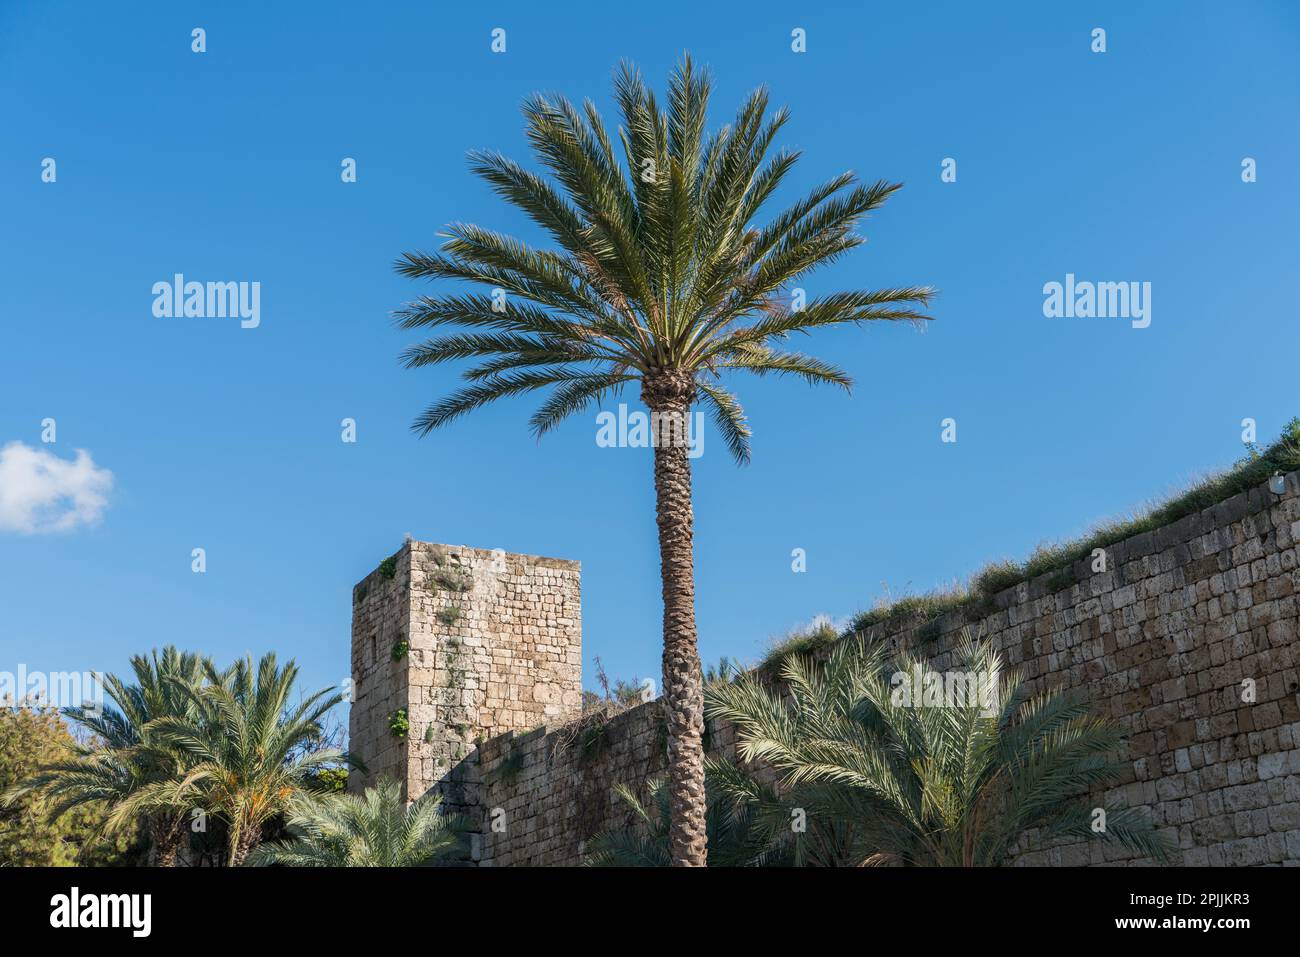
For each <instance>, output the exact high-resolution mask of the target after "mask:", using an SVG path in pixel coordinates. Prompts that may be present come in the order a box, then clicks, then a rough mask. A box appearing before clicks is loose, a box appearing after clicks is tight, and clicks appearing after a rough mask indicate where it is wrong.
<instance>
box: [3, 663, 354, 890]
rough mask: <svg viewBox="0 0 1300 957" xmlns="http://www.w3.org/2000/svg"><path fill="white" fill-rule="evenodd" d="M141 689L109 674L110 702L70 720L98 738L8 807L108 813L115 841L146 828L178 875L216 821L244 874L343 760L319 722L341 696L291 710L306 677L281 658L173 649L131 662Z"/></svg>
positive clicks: (19, 790)
mask: <svg viewBox="0 0 1300 957" xmlns="http://www.w3.org/2000/svg"><path fill="white" fill-rule="evenodd" d="M131 663H132V668H133V670H134V672H135V678H136V681H135V683H134V684H130V685H128V684H126V683H125V682H123V681H122V680H121V679H120V678H118V677H117V676H116V675H108V676H107V677H106V678H105V680H104V683H105V687H106V690H107V694H108V697H109V698H110V701H111V704H106V705H105V706H104V707H103V708H102V709H99V710H91V709H88V708H68V709H65V711H64V715H65V716H66V717H68V718H69V719H71V720H73V721H74V722H76V723H77V724H79V725H81V726H82V727H84V728H85V729H87V730H88V731H89V732H90V733H91V734H93V735H94V737H93V738H92V739H91V741H90V742H89V743H88V744H85V745H78V746H77V747H76V748H74V749H71V751H69V752H68V753H66V754H65V755H63V756H61V757H59V758H57V759H55V760H53V761H50V762H48V763H43V764H42V765H41V767H40V768H39V769H38V770H37V771H36V772H35V773H34V774H31V775H29V776H27V777H26V778H25V779H24V780H22V781H20V782H19V783H18V784H17V785H15V786H14V787H12V788H10V790H9V791H8V792H6V794H5V797H4V802H5V804H6V806H7V807H13V806H14V805H15V803H17V802H20V801H22V800H24V799H26V798H28V797H39V798H41V799H44V800H48V801H49V814H50V816H51V818H52V819H56V820H57V819H58V818H60V817H62V816H63V815H64V814H65V813H67V812H68V811H70V810H72V809H73V808H80V807H86V806H92V807H96V808H101V809H103V810H104V811H105V813H106V815H107V816H106V819H105V824H104V828H105V830H106V832H108V833H113V834H121V833H125V832H128V831H129V830H130V829H132V828H134V827H137V826H141V825H143V826H144V827H145V828H146V829H147V832H148V835H149V840H150V844H151V848H152V859H153V862H154V863H157V864H160V865H163V866H174V865H175V864H176V863H177V859H178V855H179V852H180V849H181V846H182V842H183V840H184V839H185V838H186V837H187V836H188V835H189V833H190V825H191V824H192V823H198V822H204V827H205V828H206V823H205V822H206V821H207V819H208V817H209V816H211V817H212V818H214V819H215V821H216V822H217V823H218V824H219V825H220V827H221V829H222V832H223V836H224V838H225V841H226V849H225V852H224V859H225V862H226V863H227V864H228V865H231V866H235V865H238V864H241V863H242V862H243V861H244V859H245V858H246V857H247V855H248V854H249V852H251V851H252V850H253V848H255V847H256V846H257V844H258V842H259V841H260V840H261V837H262V834H263V831H264V829H265V828H267V827H268V826H274V823H275V822H276V821H277V820H278V818H279V816H280V814H281V813H282V812H283V811H284V810H285V809H286V807H287V806H288V803H289V801H290V800H291V799H292V798H293V796H294V795H295V794H299V793H305V792H312V793H315V792H317V791H319V790H320V784H321V782H320V781H318V780H317V779H316V777H315V775H316V774H317V773H318V772H320V771H322V770H324V769H325V768H327V767H331V766H334V765H337V764H339V763H341V762H342V761H344V760H345V756H344V755H343V754H342V753H341V752H339V751H337V750H335V749H333V748H330V747H326V746H324V744H323V735H324V732H323V729H322V724H321V719H322V718H323V717H324V716H325V714H326V712H328V711H329V709H330V708H332V707H333V706H334V705H335V704H337V703H339V702H340V701H341V700H342V698H341V696H339V695H330V694H329V692H328V691H318V692H316V693H315V694H311V695H306V696H304V697H303V698H302V699H301V700H299V701H298V702H297V703H296V704H291V699H292V698H293V693H294V683H295V681H296V679H297V675H298V669H297V667H296V666H295V665H294V664H293V663H292V662H290V663H288V664H286V665H285V666H284V667H283V668H280V667H278V666H277V664H276V659H275V655H273V654H268V655H265V656H263V658H262V659H261V661H260V662H259V663H258V665H257V666H256V668H255V667H254V665H253V662H252V660H251V659H243V660H240V661H237V662H236V663H235V664H234V665H232V666H230V667H229V668H227V669H225V670H224V671H218V670H217V669H216V667H215V666H214V665H213V664H212V662H211V661H210V660H208V659H203V658H199V657H198V656H197V655H193V654H187V653H181V652H178V651H177V650H176V649H175V648H170V647H169V648H165V649H163V651H162V653H161V654H159V653H158V652H154V653H153V655H152V657H150V658H146V657H144V656H136V657H135V658H133V659H132V662H131Z"/></svg>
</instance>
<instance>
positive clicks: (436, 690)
mask: <svg viewBox="0 0 1300 957" xmlns="http://www.w3.org/2000/svg"><path fill="white" fill-rule="evenodd" d="M580 578H581V566H580V565H579V563H578V562H573V561H565V560H563V559H558V558H539V557H537V556H535V555H513V554H509V553H507V552H505V551H502V550H500V549H497V550H495V551H484V550H482V549H475V548H467V547H464V546H457V545H434V544H431V543H429V542H416V541H408V542H407V543H406V544H405V545H403V546H402V548H401V549H400V550H399V551H398V552H397V553H396V554H395V555H393V556H391V557H389V558H386V559H384V561H383V562H381V563H380V565H379V567H378V568H377V569H375V570H374V571H373V572H371V573H370V574H369V575H367V576H366V577H365V578H364V579H362V580H361V581H360V582H359V583H358V584H357V586H356V588H355V589H354V590H353V594H352V682H353V686H352V709H351V714H350V718H349V732H350V738H351V742H350V746H351V749H352V751H353V752H354V753H355V754H357V755H358V756H359V757H360V758H361V760H362V761H363V762H364V763H365V765H366V767H367V771H368V773H366V774H362V773H360V772H359V771H354V772H353V773H352V774H351V775H350V776H349V782H348V789H349V790H350V791H354V792H355V791H360V790H362V789H363V788H364V787H365V786H366V785H368V784H370V783H371V782H373V781H374V779H375V778H376V777H378V776H380V775H387V776H390V777H394V778H396V779H397V780H398V781H399V782H401V784H402V785H403V793H404V794H405V796H406V798H407V799H408V800H414V799H415V798H417V797H419V796H420V795H422V794H425V793H427V792H428V791H430V790H431V789H433V788H438V789H439V790H440V791H441V792H442V793H443V795H444V799H445V800H446V802H447V805H448V809H449V810H461V811H467V810H471V809H472V808H473V807H474V806H475V805H476V803H477V800H478V795H477V787H478V774H477V767H476V763H477V762H476V761H475V759H474V754H475V750H476V748H477V746H478V744H479V743H481V742H482V741H485V740H488V739H490V738H493V737H495V736H497V735H499V734H502V733H504V732H506V731H525V730H529V729H531V728H535V727H537V726H539V725H542V724H545V723H547V722H554V721H556V720H557V719H560V718H563V717H565V716H567V715H570V714H576V713H577V712H578V711H579V710H580V708H581V703H582V684H581V680H582V610H581V602H580V595H579V588H580ZM403 719H404V721H405V724H406V727H405V729H403V728H402V722H403Z"/></svg>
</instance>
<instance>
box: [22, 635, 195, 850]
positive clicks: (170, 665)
mask: <svg viewBox="0 0 1300 957" xmlns="http://www.w3.org/2000/svg"><path fill="white" fill-rule="evenodd" d="M205 666H206V663H205V661H204V659H202V658H200V657H199V656H198V655H195V654H191V653H189V652H181V651H178V650H177V649H176V648H174V647H172V646H168V647H166V648H163V649H162V651H161V652H159V651H157V650H155V651H153V652H152V654H151V655H149V656H145V655H135V656H134V657H132V658H131V670H132V672H133V673H134V675H135V682H134V683H133V684H128V683H127V682H126V681H123V680H122V679H121V678H119V677H118V676H117V675H114V674H109V675H107V676H105V678H104V688H105V693H106V695H107V697H108V699H109V701H110V702H111V704H106V705H103V706H97V707H92V706H89V705H83V706H81V707H73V708H65V709H63V715H64V716H65V717H66V718H68V719H69V720H72V721H75V722H77V723H78V724H80V725H81V726H82V727H83V728H85V729H86V730H87V731H88V732H89V733H90V735H91V738H90V740H89V741H88V742H87V743H85V744H80V745H77V746H76V748H75V750H74V751H73V752H72V753H70V754H69V755H68V757H67V758H66V759H65V760H62V761H57V762H53V763H51V764H49V765H46V766H45V767H43V768H41V769H40V771H39V772H38V773H37V774H35V775H34V776H32V777H31V778H29V779H28V780H27V781H25V782H23V783H21V784H20V785H18V786H17V787H16V788H14V789H13V790H12V791H11V792H10V794H9V795H7V796H6V799H13V798H16V797H17V796H18V795H20V794H24V793H42V794H44V795H46V796H48V797H49V798H50V799H51V805H50V813H51V814H52V815H53V816H55V817H58V816H60V815H62V814H64V813H66V812H67V811H69V810H71V809H72V808H74V807H78V806H80V805H85V804H103V805H105V806H107V807H108V808H109V814H108V816H107V817H106V819H105V826H106V828H107V829H108V830H110V831H119V832H120V831H122V830H124V829H126V828H127V827H129V826H130V825H132V824H133V823H134V822H135V820H136V811H137V801H138V799H139V796H140V795H141V794H145V793H148V792H150V791H151V790H153V789H156V788H157V787H159V786H162V785H164V784H165V783H166V782H170V781H174V780H177V779H178V778H180V777H182V776H183V775H184V772H185V769H186V767H187V766H188V765H189V763H190V756H189V754H188V753H187V752H185V751H184V750H182V749H179V748H172V747H168V746H166V745H164V744H163V743H162V742H161V741H158V740H155V739H154V738H153V737H152V736H151V734H150V733H149V730H148V729H149V727H150V726H151V725H153V724H154V723H155V722H157V721H160V720H162V719H176V720H186V719H188V718H192V717H193V709H192V701H191V697H190V695H189V694H187V693H186V692H185V690H183V689H197V688H198V687H199V686H200V685H201V684H202V682H203V680H204V674H205ZM190 807H191V805H189V804H186V803H185V802H178V803H175V804H171V805H161V804H159V805H154V806H153V807H152V808H151V809H150V812H149V813H148V814H147V815H146V826H147V829H148V834H149V839H150V862H151V863H153V864H155V865H157V866H160V867H174V866H176V859H177V854H178V852H179V850H180V846H181V842H182V840H183V839H184V837H185V833H186V832H185V824H186V822H185V817H186V814H187V812H188V811H189V810H190Z"/></svg>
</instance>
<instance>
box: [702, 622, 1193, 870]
mask: <svg viewBox="0 0 1300 957" xmlns="http://www.w3.org/2000/svg"><path fill="white" fill-rule="evenodd" d="M952 668H953V670H952V671H949V672H938V671H935V670H933V669H931V668H930V667H929V665H928V664H927V663H926V662H924V661H921V660H919V659H915V658H913V657H911V656H910V655H907V654H900V655H898V656H896V657H893V658H891V657H889V656H888V654H887V652H886V650H885V649H884V647H883V645H881V644H866V643H864V642H863V641H861V640H846V641H842V642H839V643H838V644H837V645H836V646H835V648H834V650H833V651H832V652H831V654H830V657H829V658H828V659H827V660H826V661H825V662H824V663H822V662H819V661H817V660H816V659H814V658H812V657H810V656H806V655H791V656H789V657H787V658H786V659H785V662H784V664H783V666H782V669H781V674H780V678H781V680H782V682H783V683H784V684H785V686H786V687H787V688H788V689H789V698H788V699H783V698H782V697H781V696H780V695H779V694H778V693H776V692H775V691H774V690H773V689H772V688H770V687H769V686H768V685H767V684H766V683H765V682H764V681H763V680H762V678H761V677H760V676H759V675H757V674H755V673H750V674H746V675H743V676H741V677H740V678H738V679H737V680H736V681H733V682H725V683H716V684H714V685H711V686H710V687H709V689H708V691H707V693H706V701H707V704H706V714H707V716H708V717H709V718H710V719H722V720H725V721H728V722H731V724H732V725H733V726H734V727H735V728H736V733H737V755H738V757H739V758H740V759H741V760H743V761H745V762H760V763H762V764H763V765H765V766H767V767H769V768H772V769H773V770H774V771H775V772H776V773H777V774H778V775H779V776H780V779H779V782H778V785H777V790H778V791H779V794H780V796H779V798H778V797H776V796H774V795H772V794H771V793H767V794H765V793H763V791H762V789H761V788H760V786H759V785H758V783H757V782H755V781H754V780H753V779H751V778H749V777H748V776H747V775H745V774H743V773H740V772H739V771H738V770H737V769H735V768H730V767H727V766H725V765H720V764H716V763H714V764H712V765H711V768H710V769H711V771H713V772H714V774H715V777H716V778H717V779H718V781H719V786H720V787H721V788H722V790H723V791H724V793H725V794H726V795H727V797H728V798H730V799H731V800H732V801H734V802H737V803H739V804H741V805H743V806H744V807H746V808H747V809H748V810H749V812H750V814H751V815H752V817H751V821H752V826H753V828H754V831H755V833H757V834H759V835H761V836H762V837H763V839H764V840H765V841H767V842H770V843H771V844H773V845H775V846H778V847H786V848H788V849H789V850H790V852H791V853H792V854H793V855H794V859H795V861H796V863H800V864H823V865H844V864H904V865H930V866H966V867H971V866H997V865H1000V864H1004V863H1006V862H1007V858H1008V855H1009V852H1010V849H1011V847H1012V846H1013V844H1014V843H1015V842H1016V841H1017V839H1018V838H1019V837H1020V836H1021V835H1022V834H1024V832H1026V831H1027V830H1030V829H1038V830H1039V835H1040V837H1041V838H1042V839H1044V840H1050V839H1052V838H1056V837H1067V836H1068V837H1074V838H1078V839H1084V840H1106V841H1114V842H1117V843H1119V844H1121V845H1123V846H1124V847H1125V848H1127V849H1129V850H1132V851H1136V852H1137V853H1140V854H1142V855H1145V856H1149V857H1155V858H1163V857H1165V856H1166V855H1167V854H1168V853H1169V852H1170V850H1171V848H1170V846H1169V844H1168V842H1167V841H1165V840H1164V839H1163V837H1161V836H1160V835H1158V834H1157V833H1156V832H1155V831H1154V829H1153V827H1152V825H1151V822H1150V821H1149V819H1148V818H1147V817H1146V816H1145V815H1144V814H1143V813H1141V812H1138V811H1135V810H1132V809H1114V808H1111V809H1105V810H1104V817H1102V816H1100V815H1099V814H1098V810H1100V809H1101V801H1100V798H1098V797H1097V794H1098V793H1099V792H1100V791H1102V790H1103V789H1104V788H1105V787H1107V786H1109V785H1112V784H1115V783H1117V782H1118V781H1119V780H1121V775H1122V771H1123V770H1124V768H1125V766H1126V765H1124V764H1123V763H1121V762H1119V761H1118V760H1116V758H1115V754H1116V752H1117V750H1118V748H1119V744H1120V741H1121V735H1122V729H1121V728H1120V726H1119V725H1118V724H1116V723H1115V722H1112V721H1108V720H1103V719H1099V718H1097V717H1094V716H1092V715H1091V714H1090V712H1089V708H1088V705H1087V704H1086V702H1084V701H1083V700H1082V699H1080V698H1078V697H1076V696H1073V695H1068V694H1063V693H1060V692H1058V691H1049V692H1047V693H1045V694H1042V695H1039V696H1037V697H1034V698H1032V699H1028V698H1026V696H1025V693H1024V686H1023V685H1022V683H1021V679H1020V676H1019V675H1018V674H1017V673H1015V672H1010V671H1006V670H1005V669H1004V667H1003V663H1002V659H1001V657H1000V655H999V654H998V653H997V652H996V651H994V650H993V649H992V647H991V646H990V645H988V644H981V643H977V642H974V641H972V640H971V639H970V637H969V634H967V635H966V636H965V637H964V638H963V642H962V644H961V646H960V647H959V648H958V649H957V654H956V660H955V661H954V664H953V666H952ZM900 675H901V676H902V677H903V680H902V681H901V682H900V681H897V680H895V679H897V678H898V676H900ZM953 676H958V677H959V678H960V679H961V680H960V682H956V681H954V678H953ZM913 688H915V689H916V691H915V695H916V696H915V697H913V696H912V690H911V689H913ZM936 688H937V689H940V690H941V691H942V692H943V694H942V695H941V696H940V697H939V698H938V700H933V699H932V697H931V695H932V694H938V692H935V690H934V689H936ZM922 689H924V691H922ZM1081 795H1091V797H1081ZM800 813H802V815H803V817H802V823H803V827H802V829H799V828H794V827H792V819H793V820H800V817H799V815H800ZM1098 821H1101V822H1102V824H1103V826H1102V829H1100V830H1098V829H1096V825H1097V822H1098Z"/></svg>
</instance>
